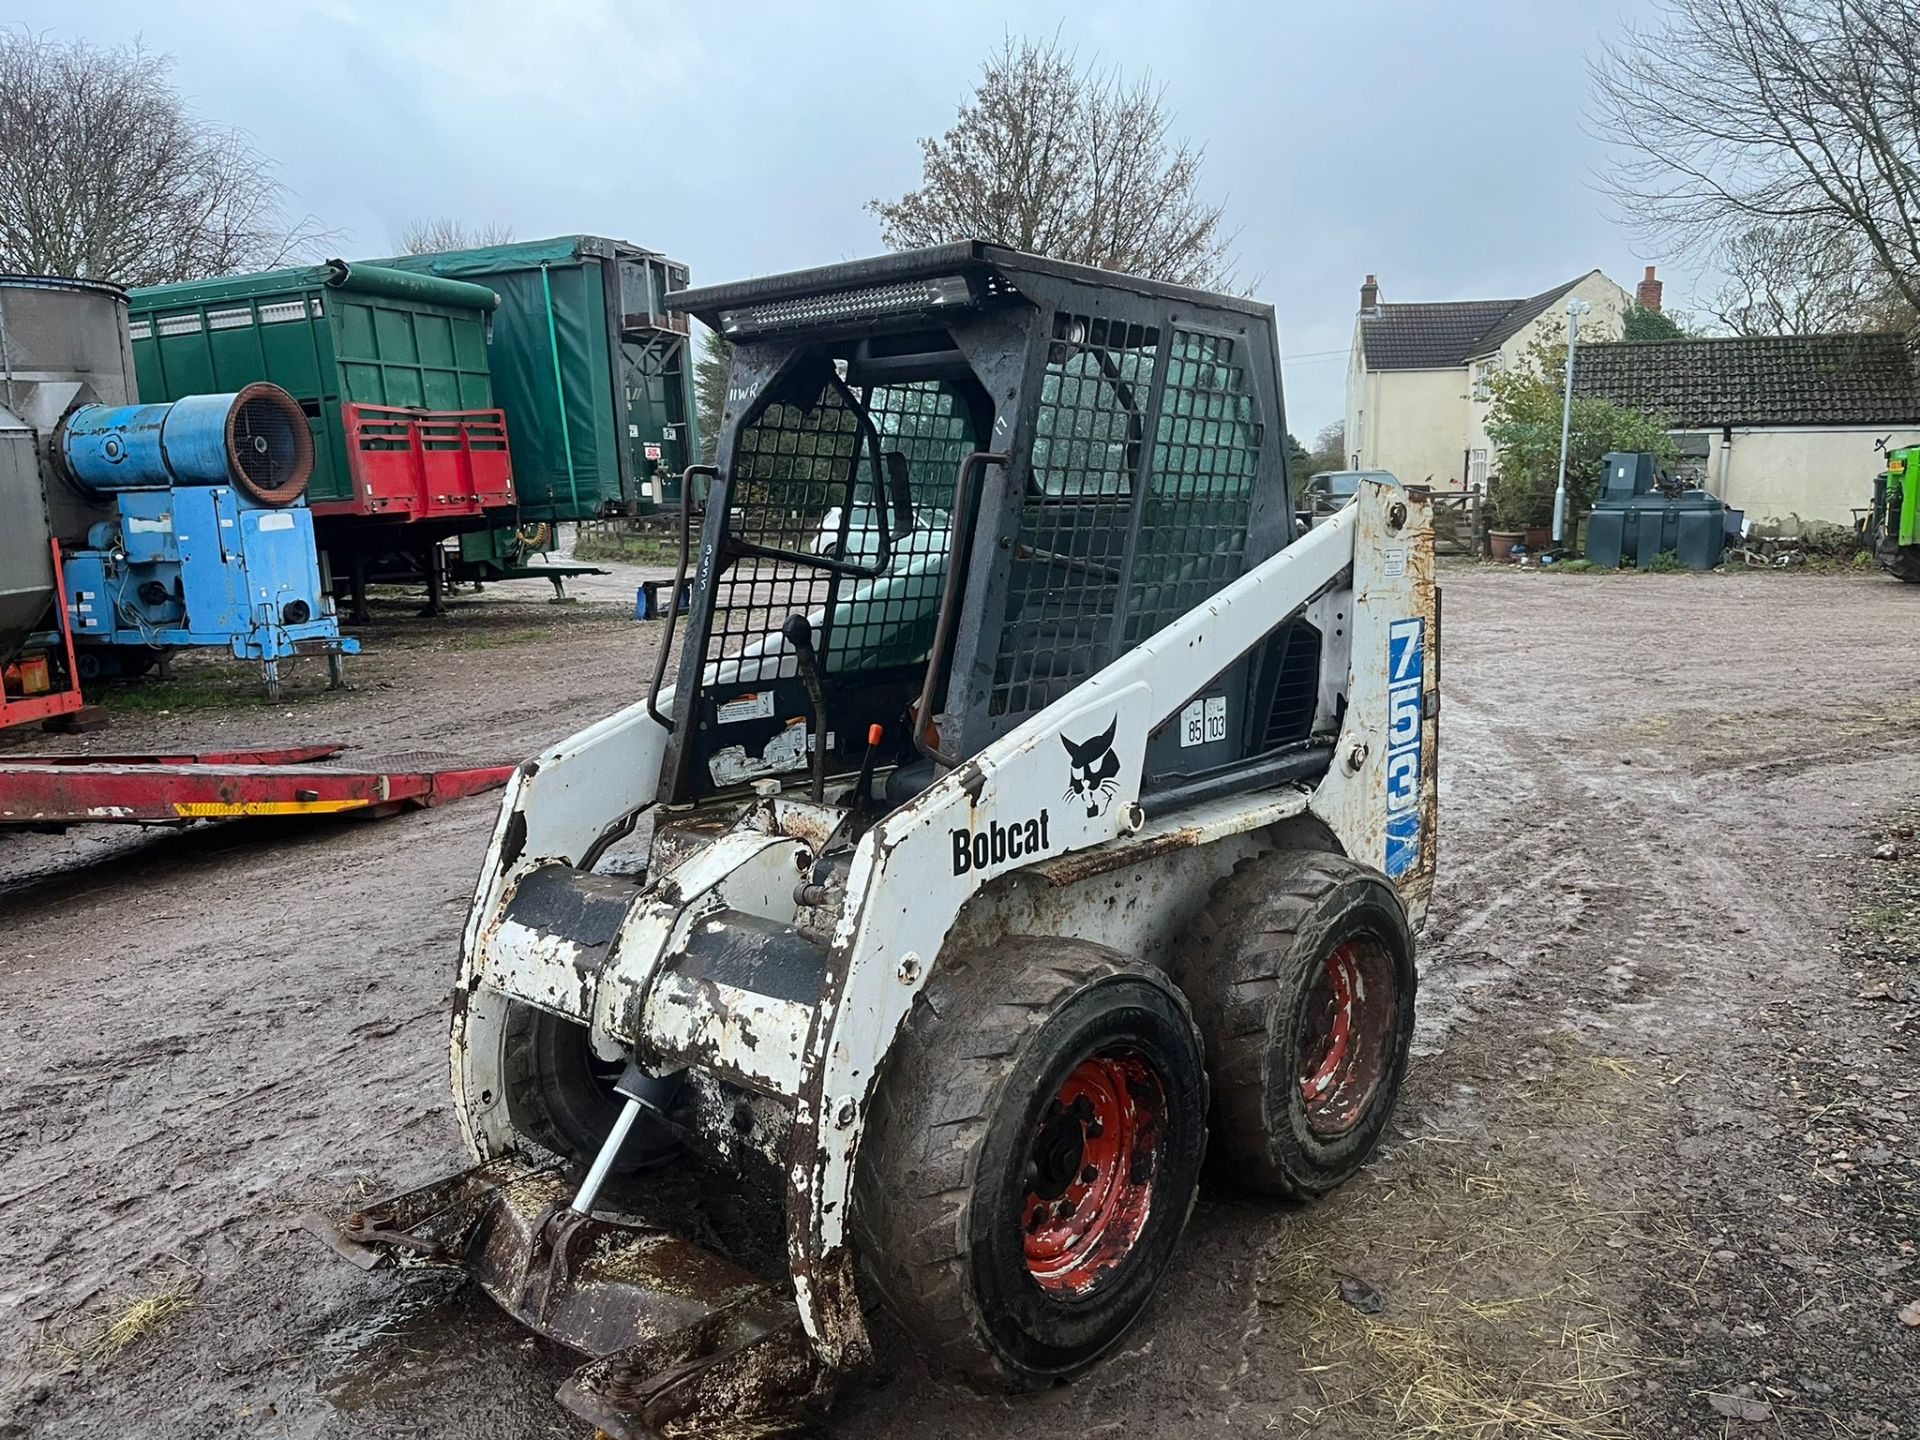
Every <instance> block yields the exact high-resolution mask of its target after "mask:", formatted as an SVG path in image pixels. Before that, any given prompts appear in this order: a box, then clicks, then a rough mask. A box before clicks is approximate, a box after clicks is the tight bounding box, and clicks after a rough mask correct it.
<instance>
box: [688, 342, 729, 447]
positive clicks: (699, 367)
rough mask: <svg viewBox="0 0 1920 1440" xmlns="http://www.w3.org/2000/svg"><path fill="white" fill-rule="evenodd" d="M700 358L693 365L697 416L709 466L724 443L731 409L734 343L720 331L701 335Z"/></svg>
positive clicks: (701, 443) (695, 411)
mask: <svg viewBox="0 0 1920 1440" xmlns="http://www.w3.org/2000/svg"><path fill="white" fill-rule="evenodd" d="M701 339H702V343H701V346H700V355H699V358H698V359H696V360H695V361H694V362H693V397H694V413H695V414H696V415H698V416H699V422H700V458H701V459H702V460H704V461H706V462H708V463H709V464H711V463H712V461H713V452H714V450H715V448H716V447H717V446H718V445H719V443H720V417H721V416H722V415H724V414H725V413H726V409H727V381H728V379H729V378H730V377H731V376H732V374H733V341H731V340H729V339H728V338H727V337H726V336H724V335H722V334H721V333H720V332H719V331H717V330H706V329H702V331H701Z"/></svg>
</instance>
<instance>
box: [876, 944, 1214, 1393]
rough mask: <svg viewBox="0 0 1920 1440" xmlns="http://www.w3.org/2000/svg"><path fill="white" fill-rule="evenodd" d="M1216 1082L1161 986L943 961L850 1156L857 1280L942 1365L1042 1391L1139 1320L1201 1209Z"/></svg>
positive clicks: (1075, 970) (1135, 975) (1040, 965)
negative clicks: (1196, 1204)
mask: <svg viewBox="0 0 1920 1440" xmlns="http://www.w3.org/2000/svg"><path fill="white" fill-rule="evenodd" d="M1206 1109H1207V1082H1206V1070H1205V1065H1204V1062H1203V1058H1202V1054H1201V1049H1200V1038H1199V1035H1198V1033H1197V1032H1196V1031H1195V1029H1194V1026H1193V1020H1192V1017H1191V1016H1190V1015H1189V1013H1188V1010H1187V1006H1186V1002H1185V1001H1184V1000H1182V999H1181V997H1180V994H1179V992H1178V991H1177V990H1175V989H1174V987H1173V986H1172V984H1171V983H1169V982H1168V980H1167V979H1166V977H1165V976H1164V975H1162V974H1161V973H1160V972H1159V971H1158V970H1155V969H1153V968H1151V967H1150V966H1146V965H1142V964H1139V963H1137V962H1135V961H1132V960H1129V959H1127V958H1125V957H1123V956H1120V955H1118V954H1115V953H1114V952H1112V951H1110V950H1106V949H1103V948H1102V947H1100V946H1097V945H1090V944H1086V943H1084V942H1081V941H1075V940H1059V939H1039V938H1033V937H1022V938H1016V939H1014V940H1012V941H1009V942H1007V943H1004V944H1002V945H998V946H996V947H994V949H993V951H992V952H991V953H990V954H981V955H975V956H968V957H964V958H963V959H962V960H960V961H958V962H948V961H944V960H943V962H942V966H941V969H940V970H939V971H937V972H936V973H935V975H934V977H933V979H932V980H931V981H930V982H929V983H928V985H927V988H926V990H925V991H923V992H922V993H921V995H920V996H919V997H918V998H917V1000H916V1001H915V1003H914V1008H913V1010H912V1012H911V1014H910V1015H909V1016H908V1018H907V1020H906V1022H905V1024H904V1025H903V1026H902V1028H901V1032H900V1035H899V1037H898V1039H897V1040H896V1041H895V1043H894V1046H893V1048H892V1050H891V1051H890V1052H889V1054H888V1057H887V1061H886V1066H885V1068H884V1070H883V1071H882V1072H881V1076H880V1082H879V1085H878V1087H877V1089H876V1091H875V1097H874V1101H873V1105H872V1112H871V1118H870V1119H869V1122H868V1128H867V1131H866V1133H865V1136H864V1137H863V1140H862V1143H861V1146H860V1150H859V1161H858V1164H859V1172H858V1175H859V1178H858V1184H857V1186H856V1190H855V1197H854V1213H853V1224H854V1227H855V1238H856V1240H857V1242H858V1244H859V1253H860V1257H861V1263H862V1266H863V1273H864V1274H865V1275H866V1278H867V1280H868V1282H869V1284H870V1285H871V1286H872V1288H873V1289H875V1290H877V1291H878V1293H879V1295H880V1298H881V1299H882V1300H884V1301H885V1303H886V1305H887V1307H888V1309H890V1310H891V1311H892V1312H893V1314H894V1316H895V1318H897V1319H898V1320H899V1321H900V1323H901V1324H902V1325H903V1326H904V1327H905V1328H906V1330H907V1331H908V1332H909V1333H911V1334H912V1335H913V1336H914V1337H915V1338H916V1339H917V1340H919V1341H920V1343H921V1344H922V1345H924V1346H925V1347H926V1348H927V1350H928V1351H929V1352H930V1353H931V1354H932V1355H933V1356H934V1357H935V1358H936V1360H937V1361H939V1362H940V1363H941V1364H943V1365H944V1366H945V1367H946V1368H948V1369H951V1370H954V1371H957V1372H959V1373H960V1374H961V1375H963V1376H964V1377H966V1378H968V1379H970V1380H974V1381H976V1382H981V1381H984V1382H998V1383H1001V1384H1007V1383H1011V1384H1012V1385H1014V1386H1029V1385H1035V1384H1040V1383H1044V1382H1046V1381H1049V1380H1054V1379H1059V1378H1062V1377H1065V1376H1068V1375H1071V1374H1073V1373H1074V1372H1076V1371H1078V1370H1081V1369H1084V1368H1085V1367H1086V1366H1088V1365H1090V1364H1092V1363H1093V1361H1094V1360H1095V1359H1096V1358H1097V1357H1098V1356H1099V1355H1100V1354H1101V1353H1102V1352H1103V1351H1104V1350H1106V1349H1107V1347H1108V1346H1110V1345H1112V1344H1113V1343H1114V1341H1116V1340H1117V1339H1119V1338H1120V1336H1121V1334H1122V1333H1123V1332H1124V1331H1125V1330H1126V1329H1127V1327H1128V1326H1129V1325H1131V1324H1132V1323H1133V1322H1134V1320H1135V1319H1137V1318H1138V1317H1139V1315H1140V1312H1141V1311H1142V1309H1143V1308H1144V1307H1145V1306H1146V1303H1147V1300H1148V1298H1149V1297H1150V1296H1151V1295H1152V1293H1153V1290H1154V1287H1155V1285H1157V1284H1158V1283H1159V1280H1160V1276H1161V1274H1162V1273H1163V1272H1164V1271H1165V1269H1166V1267H1167V1264H1168V1262H1169V1261H1170V1260H1171V1258H1172V1256H1173V1251H1174V1247H1175V1245H1176V1244H1177V1243H1178V1241H1179V1239H1180V1232H1181V1231H1182V1230H1183V1229H1184V1228H1185V1226H1186V1223H1187V1215H1188V1213H1189V1212H1190V1211H1191V1210H1192V1208H1193V1201H1194V1196H1195V1194H1196V1193H1197V1192H1198V1188H1199V1177H1200V1162H1201V1159H1202V1156H1203V1154H1204V1152H1205V1148H1206Z"/></svg>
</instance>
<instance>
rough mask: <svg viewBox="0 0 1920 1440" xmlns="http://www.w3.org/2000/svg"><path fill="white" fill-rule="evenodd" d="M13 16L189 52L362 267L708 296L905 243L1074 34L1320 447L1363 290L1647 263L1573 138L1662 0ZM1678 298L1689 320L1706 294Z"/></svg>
mask: <svg viewBox="0 0 1920 1440" xmlns="http://www.w3.org/2000/svg"><path fill="white" fill-rule="evenodd" d="M12 8H13V9H14V11H15V12H16V15H15V18H16V19H18V20H21V21H24V22H25V23H26V24H28V25H29V26H31V27H32V28H34V29H36V30H47V31H51V32H53V33H54V34H56V35H58V36H60V37H62V38H72V37H75V36H82V37H85V38H86V39H89V40H92V41H95V42H98V43H100V44H118V43H121V42H124V41H127V40H130V39H132V38H133V37H134V36H136V35H141V36H144V38H145V40H146V43H147V45H148V47H149V48H150V49H154V50H161V51H165V52H168V53H170V54H171V55H173V56H174V58H175V60H176V62H177V68H176V71H175V76H176V80H177V82H178V83H179V85H180V87H181V88H182V89H183V90H184V91H185V92H186V93H187V95H188V96H189V97H190V98H191V100H192V101H193V103H194V104H195V106H196V107H197V108H198V109H199V110H200V111H201V112H202V113H203V114H205V115H206V116H208V117H209V118H211V119H214V120H218V121H220V122H222V123H226V124H233V125H238V126H240V127H242V128H244V129H246V130H247V131H249V132H250V133H251V134H252V136H253V137H254V139H255V142H256V143H257V144H258V145H259V147H260V149H261V150H262V151H264V152H265V153H266V154H268V155H269V156H272V157H273V158H274V159H276V160H277V161H278V162H279V164H280V167H281V174H282V178H283V179H284V180H285V182H286V184H287V185H288V187H289V188H290V190H291V191H292V192H293V196H294V199H293V202H292V203H293V204H294V206H295V207H296V208H297V209H298V210H299V211H311V212H312V213H313V214H314V215H315V216H316V217H317V218H318V219H319V220H320V221H321V222H322V223H323V224H325V225H327V226H330V227H334V228H337V229H338V230H340V231H342V232H343V234H344V237H345V238H344V239H343V240H342V241H341V243H340V246H339V248H340V250H341V251H342V252H344V253H345V254H347V255H348V256H354V255H360V256H368V255H376V254H385V253H391V252H392V251H393V250H394V249H395V248H397V242H398V238H399V232H400V230H401V228H402V227H403V226H404V225H405V224H406V222H407V221H408V220H410V219H413V218H416V217H422V216H430V215H449V216H453V217H457V218H460V219H463V220H467V221H472V222H483V221H489V220H498V221H504V222H506V223H509V224H511V225H512V226H513V227H514V228H515V230H516V231H517V233H518V234H519V236H520V238H522V239H533V238H536V237H539V236H543V235H551V234H570V233H582V232H584V233H595V234H607V235H614V236H619V237H621V238H623V239H627V240H631V241H633V242H635V243H637V244H641V245H646V246H650V247H652V248H655V249H658V250H664V251H666V252H668V253H669V254H671V255H673V256H675V257H676V258H678V259H681V260H684V261H686V262H687V263H688V264H689V265H691V266H692V267H693V273H694V277H695V280H696V283H697V282H700V281H718V280H728V279H737V278H739V277H741V276H744V275H749V274H756V273H764V272H766V271H770V270H782V269H792V268H797V267H799V266H803V265H812V264H818V263H821V262H824V261H828V260H834V259H841V258H847V257H852V256H856V255H860V254H865V253H870V252H873V251H875V250H878V249H879V248H880V244H879V234H878V226H877V224H876V222H875V221H874V218H873V217H872V216H871V215H868V214H867V213H866V212H865V211H864V210H863V208H862V206H863V204H864V202H866V201H867V200H868V199H870V198H872V197H874V196H876V195H884V196H892V195H895V194H898V193H900V192H902V191H904V190H906V189H908V188H911V186H912V185H913V184H914V183H915V182H916V180H917V179H918V176H919V152H918V149H917V148H916V146H915V144H914V141H915V139H916V137H918V136H921V135H928V134H938V133H940V132H941V131H943V130H945V129H946V127H947V126H948V124H949V123H950V122H951V120H952V118H953V113H954V110H955V107H956V106H957V105H958V104H959V103H960V102H961V100H962V99H964V98H965V96H966V95H967V93H968V91H969V88H970V83H971V81H972V80H973V78H974V76H975V74H976V73H977V70H978V67H979V63H980V60H981V59H982V58H983V56H984V55H985V54H986V52H987V51H988V50H989V49H991V48H992V47H993V46H994V45H995V44H996V43H997V42H998V40H999V39H1000V37H1001V35H1002V34H1003V33H1004V32H1006V31H1008V30H1013V31H1015V32H1026V33H1034V32H1039V33H1050V32H1052V31H1053V30H1054V29H1055V28H1056V27H1058V29H1059V31H1060V33H1061V35H1062V37H1063V39H1064V40H1065V41H1066V42H1067V43H1068V44H1070V45H1072V46H1073V47H1075V48H1077V49H1078V51H1079V52H1080V53H1081V54H1082V55H1083V56H1087V57H1097V58H1098V59H1099V60H1100V61H1101V62H1103V63H1111V64H1116V65H1119V66H1121V67H1122V68H1123V69H1125V70H1127V71H1129V72H1137V71H1139V70H1141V69H1151V70H1152V72H1153V74H1154V75H1155V76H1156V77H1157V78H1158V79H1159V80H1160V81H1161V82H1163V83H1164V85H1165V86H1166V94H1167V102H1168V104H1169V106H1170V107H1171V108H1172V109H1173V110H1174V111H1175V112H1176V114H1177V115H1178V127H1177V128H1178V130H1179V132H1180V133H1182V134H1184V135H1186V136H1188V137H1189V138H1191V139H1193V140H1195V141H1197V142H1201V143H1204V144H1205V146H1206V147H1207V164H1206V173H1205V188H1206V189H1207V190H1208V191H1209V192H1210V193H1212V194H1216V195H1218V196H1220V197H1221V198H1223V199H1224V200H1225V201H1226V203H1227V206H1228V213H1229V218H1230V222H1231V224H1232V225H1233V227H1234V228H1236V229H1237V230H1238V231H1239V237H1240V238H1239V255H1240V260H1241V270H1242V273H1243V275H1244V276H1245V277H1246V278H1247V279H1248V280H1254V279H1256V278H1257V280H1258V284H1257V287H1256V293H1257V294H1258V295H1259V296H1260V297H1261V298H1263V299H1265V300H1268V301H1270V302H1271V303H1272V304H1273V305H1274V307H1275V308H1276V310H1277V311H1278V312H1279V318H1280V336H1281V347H1282V351H1283V354H1284V355H1285V356H1286V357H1288V363H1287V365H1286V370H1285V377H1286V387H1287V400H1288V412H1289V413H1288V420H1289V428H1291V429H1292V430H1293V431H1294V432H1295V433H1296V434H1298V435H1299V436H1300V437H1301V438H1302V439H1304V440H1308V441H1309V442H1310V441H1311V438H1312V435H1313V433H1314V431H1315V430H1317V429H1318V428H1319V427H1320V426H1322V425H1324V424H1326V423H1327V422H1329V421H1332V420H1336V419H1338V418H1339V417H1340V413H1341V407H1342V393H1343V388H1344V383H1345V373H1346V372H1345V350H1346V346H1347V343H1348V341H1349V339H1350V335H1351V329H1352V324H1353V311H1354V308H1355V306H1356V304H1357V290H1358V286H1359V284H1360V279H1361V276H1362V274H1363V273H1365V272H1367V271H1370V270H1371V271H1375V272H1377V273H1378V274H1379V276H1380V280H1381V285H1382V288H1383V290H1384V293H1385V298H1387V299H1388V300H1445V299H1468V298H1476V297H1488V296H1496V295H1499V296H1518V295H1529V294H1533V293H1534V292H1536V291H1539V290H1543V289H1546V288H1547V287H1548V286H1550V285H1552V284H1555V283H1557V282H1559V281H1562V280H1566V279H1570V278H1572V277H1573V276H1575V275H1578V274H1581V273H1584V272H1585V271H1587V270H1589V269H1592V268H1594V267H1595V266H1598V267H1600V268H1601V269H1604V270H1606V271H1607V273H1608V274H1610V275H1612V276H1613V277H1614V278H1615V279H1616V280H1619V281H1621V282H1622V283H1624V284H1626V285H1628V287H1629V288H1631V286H1632V283H1633V281H1634V279H1636V278H1637V276H1638V274H1639V268H1638V267H1639V265H1640V264H1641V263H1643V261H1642V257H1641V256H1640V255H1639V254H1638V253H1636V247H1635V244H1634V241H1633V237H1632V236H1630V235H1629V234H1627V233H1626V232H1625V231H1623V230H1621V229H1620V228H1619V227H1618V226H1616V225H1615V224H1614V223H1613V222H1612V220H1611V219H1610V217H1609V214H1608V210H1607V206H1606V202H1605V201H1604V199H1603V198H1602V197H1601V196H1600V195H1599V194H1597V193H1596V192H1595V190H1594V188H1593V175H1594V171H1595V170H1596V168H1597V166H1598V165H1599V163H1600V161H1601V158H1602V155H1601V147H1599V146H1598V145H1597V144H1596V143H1595V142H1594V141H1593V140H1591V139H1589V138H1588V137H1587V136H1586V135H1585V134H1583V133H1582V130H1581V123H1580V116H1581V109H1582V105H1583V102H1584V99H1585V93H1586V73H1585V68H1584V67H1585V58H1586V56H1587V55H1588V54H1589V53H1590V52H1592V50H1593V49H1594V47H1595V46H1596V44H1597V42H1598V41H1599V39H1600V37H1601V36H1602V35H1603V34H1605V33H1608V32H1610V31H1611V30H1612V29H1613V28H1614V26H1615V25H1616V24H1617V23H1618V21H1619V19H1620V18H1621V16H1622V15H1630V14H1633V13H1635V12H1636V11H1638V10H1640V9H1641V8H1642V5H1641V4H1640V3H1639V0H1607V3H1595V0H1481V3H1473V4H1464V3H1461V4H1455V3H1431V4H1419V3H1389V0H1344V3H1343V0H1332V3H1293V0H1281V3H1269V4H1258V3H1242V4H1228V3H1205V4H1181V3H1177V0H1175V3H1164V0H1163V3H1159V4H1141V3H1119V4H1107V5H1102V4H1087V3H1082V4H1079V5H1076V6H1073V7H1071V8H1062V7H1059V6H1055V5H1049V4H1029V5H1017V4H1003V3H999V0H970V3H968V4H966V5H964V6H960V5H955V4H953V3H951V0H948V3H937V4H936V3H929V4H921V3H912V0H899V3H894V4H869V3H864V0H842V3H838V4H827V3H820V0H813V3H804V0H803V3H798V4H796V3H791V0H789V3H786V4H763V3H759V0H705V3H686V0H547V3H528V0H464V3H457V4H426V3H409V0H387V3H384V4H382V3H369V0H273V3H260V0H189V3H170V4H159V5H156V4H154V3H153V0H24V3H16V5H15V6H14V7H12ZM1654 258H1657V257H1654ZM1662 273H1663V274H1667V273H1668V271H1667V267H1664V266H1663V268H1662ZM1668 278H1669V285H1668V299H1669V302H1670V303H1672V302H1677V301H1683V300H1684V298H1685V292H1686V290H1687V289H1688V281H1689V279H1690V277H1689V276H1686V275H1684V274H1682V273H1680V272H1677V271H1676V272H1674V273H1672V274H1671V275H1669V277H1668ZM1676 282H1677V283H1676ZM1329 352H1332V353H1329Z"/></svg>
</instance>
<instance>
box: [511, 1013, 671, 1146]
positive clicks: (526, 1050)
mask: <svg viewBox="0 0 1920 1440" xmlns="http://www.w3.org/2000/svg"><path fill="white" fill-rule="evenodd" d="M505 1038H506V1087H505V1094H506V1102H507V1117H508V1119H509V1120H511V1121H512V1123H513V1128H514V1130H515V1131H516V1132H517V1133H519V1134H521V1135H524V1136H525V1137H526V1138H527V1139H529V1140H532V1141H533V1142H534V1143H535V1144H537V1145H539V1146H540V1147H541V1148H542V1149H545V1150H551V1151H552V1152H553V1153H554V1154H556V1155H558V1156H560V1157H561V1158H562V1159H566V1160H577V1161H580V1162H581V1163H583V1164H585V1163H588V1162H591V1161H592V1159H593V1157H594V1156H595V1155H596V1154H598V1153H599V1150H600V1143H601V1141H603V1140H605V1139H606V1138H607V1132H608V1131H609V1130H611V1129H612V1128H613V1122H614V1120H615V1118H616V1117H617V1116H618V1115H619V1114H620V1110H621V1106H622V1102H621V1100H620V1098H619V1097H618V1096H617V1095H615V1094H614V1093H613V1083H614V1081H616V1080H618V1079H619V1078H620V1074H621V1071H622V1070H623V1069H625V1067H624V1066H623V1065H622V1064H621V1063H620V1062H619V1061H618V1060H611V1061H609V1060H602V1059H601V1058H600V1057H599V1056H597V1055H595V1054H594V1053H593V1045H592V1043H591V1042H590V1040H589V1038H588V1034H587V1028H586V1026H584V1025H579V1024H576V1023H575V1022H573V1021H571V1020H563V1019H561V1018H560V1017H559V1016H557V1015H550V1014H548V1013H547V1012H546V1011H545V1010H541V1009H539V1008H537V1007H536V1006H533V1005H525V1004H522V1003H520V1002H519V1001H513V1002H511V1003H510V1004H509V1005H508V1006H507V1019H506V1037H505ZM678 1152H679V1144H678V1142H677V1141H675V1140H674V1138H673V1136H672V1135H670V1134H669V1133H667V1131H666V1129H665V1128H664V1127H663V1126H661V1125H660V1124H659V1123H658V1122H657V1121H654V1120H651V1119H649V1118H646V1117H644V1116H643V1117H642V1118H641V1119H640V1121H639V1122H638V1123H637V1124H636V1125H635V1126H634V1127H633V1130H632V1132H631V1133H630V1134H629V1135H628V1136H627V1143H626V1144H625V1145H624V1146H622V1147H621V1150H620V1158H619V1160H618V1161H616V1162H615V1164H614V1167H613V1173H614V1174H616V1175H631V1174H633V1173H635V1172H636V1171H639V1170H644V1169H647V1168H649V1167H650V1166H654V1165H658V1164H660V1163H661V1162H663V1161H666V1160H670V1159H672V1158H673V1156H674V1155H676V1154H677V1153H678Z"/></svg>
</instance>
